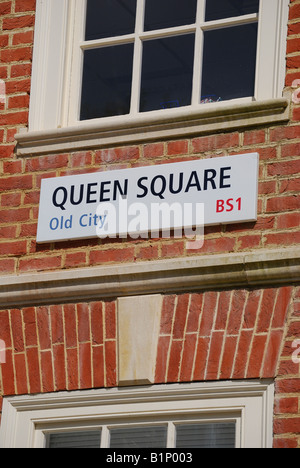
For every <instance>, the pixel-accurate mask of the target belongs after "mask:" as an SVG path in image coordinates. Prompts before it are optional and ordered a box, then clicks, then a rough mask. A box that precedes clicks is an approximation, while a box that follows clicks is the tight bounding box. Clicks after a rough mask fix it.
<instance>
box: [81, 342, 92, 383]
mask: <svg viewBox="0 0 300 468" xmlns="http://www.w3.org/2000/svg"><path fill="white" fill-rule="evenodd" d="M79 385H80V389H88V388H91V387H92V350H91V343H80V344H79Z"/></svg>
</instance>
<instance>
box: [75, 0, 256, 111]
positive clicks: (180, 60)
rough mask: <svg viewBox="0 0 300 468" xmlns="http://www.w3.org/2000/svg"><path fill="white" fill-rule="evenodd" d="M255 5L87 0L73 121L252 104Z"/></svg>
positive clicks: (243, 0)
mask: <svg viewBox="0 0 300 468" xmlns="http://www.w3.org/2000/svg"><path fill="white" fill-rule="evenodd" d="M259 3H260V2H259V0H225V1H224V0H209V1H208V0H206V1H203V0H101V1H99V0H87V2H86V5H85V8H86V11H85V15H84V18H85V26H84V29H85V31H84V37H83V40H82V42H80V44H79V49H80V54H81V55H82V66H81V67H80V68H81V76H82V83H81V90H80V109H79V113H78V114H79V115H77V118H79V120H88V119H95V118H102V117H111V116H116V115H126V114H135V113H137V112H148V111H154V110H160V109H166V108H173V107H185V106H191V105H193V106H196V105H199V104H201V103H210V102H219V101H227V100H230V99H237V98H244V97H249V98H251V99H252V98H254V96H255V82H256V55H257V33H258V20H259ZM75 53H76V51H75Z"/></svg>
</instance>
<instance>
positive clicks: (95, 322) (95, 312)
mask: <svg viewBox="0 0 300 468" xmlns="http://www.w3.org/2000/svg"><path fill="white" fill-rule="evenodd" d="M90 309H91V328H92V342H93V344H95V345H102V344H103V311H102V303H101V302H94V303H92V304H91V305H90Z"/></svg>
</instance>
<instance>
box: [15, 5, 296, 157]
mask: <svg viewBox="0 0 300 468" xmlns="http://www.w3.org/2000/svg"><path fill="white" fill-rule="evenodd" d="M143 1H144V0H138V13H137V15H138V16H137V17H138V18H142V15H143V11H142V5H143ZM198 1H199V5H200V6H199V7H198V13H197V15H198V23H197V26H196V25H193V26H192V27H190V26H188V27H186V26H184V27H182V28H176V31H181V32H183V31H186V30H190V29H193V30H195V31H196V36H197V40H196V44H197V46H196V47H197V48H198V49H199V50H198V52H196V54H195V56H196V57H198V59H197V60H198V62H199V63H197V66H196V69H197V70H198V75H199V76H198V78H197V80H196V81H194V89H193V102H192V105H191V106H186V107H182V108H176V109H164V110H158V111H151V112H145V113H138V102H139V99H138V96H139V86H138V83H139V79H138V77H139V68H138V67H140V65H139V56H140V55H141V38H145V37H148V36H149V37H150V36H151V37H157V36H159V35H160V33H161V31H160V32H159V31H151V32H149V33H148V32H147V33H141V32H140V31H139V30H140V29H141V25H142V23H141V21H138V22H137V24H138V27H137V31H136V33H135V36H137V37H138V39H137V44H139V45H137V46H136V47H135V60H134V71H133V80H134V85H133V89H134V90H135V91H134V94H135V95H134V99H133V106H132V109H131V114H130V115H125V116H116V117H107V118H101V119H92V120H87V121H78V120H77V118H76V114H78V107H79V101H80V92H81V77H82V66H83V58H82V57H83V53H82V49H84V48H85V47H90V46H91V45H92V46H94V45H95V44H94V43H93V42H94V41H92V43H91V44H89V45H87V44H85V43H84V42H82V39H83V38H84V27H85V21H84V18H85V5H86V0H51V1H49V0H37V7H36V25H35V40H34V53H33V71H32V87H31V101H30V112H29V132H28V133H27V134H24V133H21V134H19V135H17V136H16V138H17V140H18V142H19V154H20V155H22V154H24V155H25V154H28V153H31V154H32V153H34V152H44V151H46V150H49V151H50V150H51V149H53V150H54V151H58V150H68V149H79V148H88V147H95V146H99V145H107V144H111V143H114V144H118V143H120V144H121V143H122V144H123V143H129V142H133V141H136V142H138V141H147V140H151V139H157V138H165V137H168V138H169V137H171V138H172V137H173V136H175V137H180V136H186V135H190V134H195V133H196V134H201V133H203V132H207V131H215V130H217V131H220V130H224V129H226V130H227V129H231V128H233V129H234V128H238V127H239V126H245V125H257V124H259V123H264V124H265V123H268V122H278V121H286V120H288V100H287V99H286V97H283V89H284V80H285V71H286V67H285V52H286V38H287V22H288V6H289V0H261V2H260V11H259V27H258V47H257V50H258V54H257V67H256V89H255V96H254V100H252V99H248V98H246V99H245V98H244V99H234V100H231V101H224V102H218V103H211V104H198V101H199V94H200V87H199V82H200V59H201V53H200V52H201V50H200V49H201V41H200V40H199V37H200V36H201V35H202V34H203V32H202V29H201V27H205V25H204V24H203V23H202V26H201V25H200V23H201V21H200V19H201V17H202V16H201V15H203V11H204V0H198ZM250 16H251V17H253V18H252V19H255V16H256V15H250ZM222 21H223V22H225V23H226V22H229V24H230V23H231V22H232V21H234V22H235V21H243V20H242V19H241V18H240V19H238V18H237V19H236V18H235V19H229V20H222ZM215 24H216V25H217V24H218V21H216V22H215ZM211 26H212V23H211ZM168 33H169V31H168V30H163V31H162V34H163V35H164V34H168ZM119 39H120V38H114V39H113V40H116V41H119ZM131 39H132V38H131ZM104 41H106V40H104ZM100 42H101V41H100ZM98 43H99V41H96V44H98ZM198 88H199V89H198ZM29 149H30V151H29Z"/></svg>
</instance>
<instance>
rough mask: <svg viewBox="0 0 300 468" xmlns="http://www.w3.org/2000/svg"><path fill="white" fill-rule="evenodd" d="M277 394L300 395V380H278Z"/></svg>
mask: <svg viewBox="0 0 300 468" xmlns="http://www.w3.org/2000/svg"><path fill="white" fill-rule="evenodd" d="M276 393H277V394H280V393H300V378H295V379H294V378H292V379H283V380H278V381H277V382H276Z"/></svg>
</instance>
